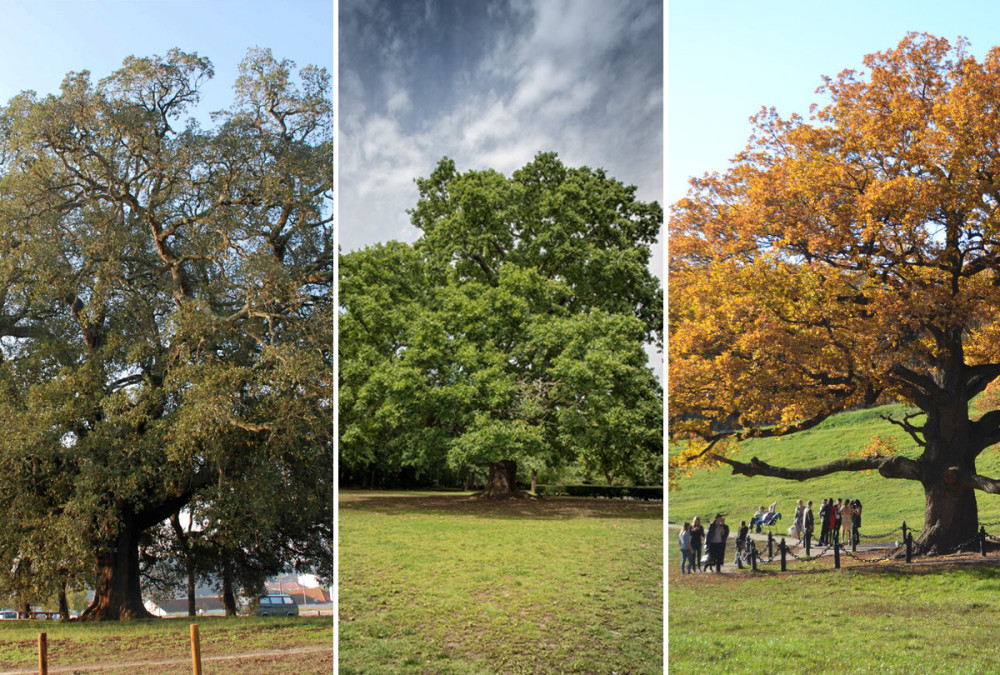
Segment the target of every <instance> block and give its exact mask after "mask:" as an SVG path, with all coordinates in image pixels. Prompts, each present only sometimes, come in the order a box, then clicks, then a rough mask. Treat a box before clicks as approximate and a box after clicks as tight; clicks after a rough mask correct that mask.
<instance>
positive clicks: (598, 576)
mask: <svg viewBox="0 0 1000 675" xmlns="http://www.w3.org/2000/svg"><path fill="white" fill-rule="evenodd" d="M339 528H340V542H339V546H340V561H339V563H340V578H339V584H340V585H339V594H340V617H339V623H338V630H339V650H340V651H339V659H340V672H341V673H363V672H364V673H367V672H379V673H572V672H580V673H612V672H618V673H662V672H663V510H662V505H661V504H659V503H652V504H650V503H632V502H621V501H615V500H589V499H568V498H549V499H544V500H530V501H528V500H510V501H502V502H487V501H480V500H474V499H470V498H469V497H468V496H467V495H463V494H455V493H449V494H440V495H434V496H427V495H422V496H407V495H406V494H392V495H388V494H373V493H361V492H347V491H342V492H341V493H340V515H339Z"/></svg>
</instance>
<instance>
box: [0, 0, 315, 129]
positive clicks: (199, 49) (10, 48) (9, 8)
mask: <svg viewBox="0 0 1000 675" xmlns="http://www.w3.org/2000/svg"><path fill="white" fill-rule="evenodd" d="M174 47H177V48H179V49H181V50H182V51H187V52H196V53H197V54H198V55H199V56H203V57H208V59H209V60H210V61H211V62H212V65H213V68H214V71H215V77H214V78H213V79H212V80H211V81H210V82H209V83H208V84H206V85H205V86H204V87H203V89H202V100H201V103H200V105H199V106H198V109H197V114H196V115H195V116H196V117H197V119H198V120H199V121H200V122H202V124H203V125H206V126H207V125H208V124H210V121H209V117H208V113H209V112H211V111H214V110H219V109H221V108H226V107H228V106H229V105H230V104H231V103H232V87H233V83H234V82H235V81H236V78H237V76H238V75H239V70H238V67H239V63H240V61H241V60H242V59H243V57H244V56H245V55H246V52H247V49H249V48H250V47H262V48H269V49H271V52H272V54H273V55H274V56H275V57H276V58H277V59H279V60H280V59H289V60H291V61H294V62H295V63H296V66H298V67H303V66H306V65H310V64H312V65H317V66H322V67H325V68H326V69H327V71H328V72H330V73H331V74H332V73H333V0H284V1H283V2H278V3H276V2H263V1H262V0H56V1H53V0H0V104H6V103H7V101H9V100H10V98H11V97H12V96H15V95H16V94H18V93H20V92H22V91H25V90H33V91H36V92H37V93H38V94H40V95H45V94H49V93H55V92H57V91H58V90H59V85H60V84H61V83H62V81H63V78H65V77H66V74H67V73H70V72H79V71H83V70H89V71H90V73H91V78H92V81H93V82H96V81H97V80H99V79H101V78H103V77H106V76H107V75H110V74H111V73H112V72H113V71H114V70H116V69H118V68H119V67H121V64H122V61H123V60H124V59H125V58H126V57H128V56H137V57H144V56H154V55H158V56H165V55H166V53H167V51H168V50H170V49H172V48H174Z"/></svg>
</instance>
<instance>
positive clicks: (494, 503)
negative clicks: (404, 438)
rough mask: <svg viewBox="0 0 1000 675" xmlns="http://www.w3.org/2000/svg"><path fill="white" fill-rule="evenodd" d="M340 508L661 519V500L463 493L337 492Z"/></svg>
mask: <svg viewBox="0 0 1000 675" xmlns="http://www.w3.org/2000/svg"><path fill="white" fill-rule="evenodd" d="M339 505H340V510H341V511H365V512H376V513H382V514H385V515H403V514H412V513H424V514H429V515H446V516H475V517H477V518H501V519H519V518H530V519H533V520H572V519H577V518H614V519H622V518H626V519H639V520H662V519H663V502H633V501H624V500H617V499H583V498H573V497H547V498H544V499H500V500H491V499H476V498H475V497H469V496H466V495H441V496H426V495H421V496H409V495H406V494H399V495H385V494H372V495H365V494H363V493H350V494H347V495H345V494H343V493H341V495H340V500H339Z"/></svg>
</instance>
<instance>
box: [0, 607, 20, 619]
mask: <svg viewBox="0 0 1000 675" xmlns="http://www.w3.org/2000/svg"><path fill="white" fill-rule="evenodd" d="M16 618H17V612H15V611H14V610H13V609H4V610H0V620H10V619H16Z"/></svg>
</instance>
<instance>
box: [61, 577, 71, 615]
mask: <svg viewBox="0 0 1000 675" xmlns="http://www.w3.org/2000/svg"><path fill="white" fill-rule="evenodd" d="M59 620H60V621H69V598H67V597H66V584H65V583H63V584H62V586H60V587H59Z"/></svg>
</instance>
